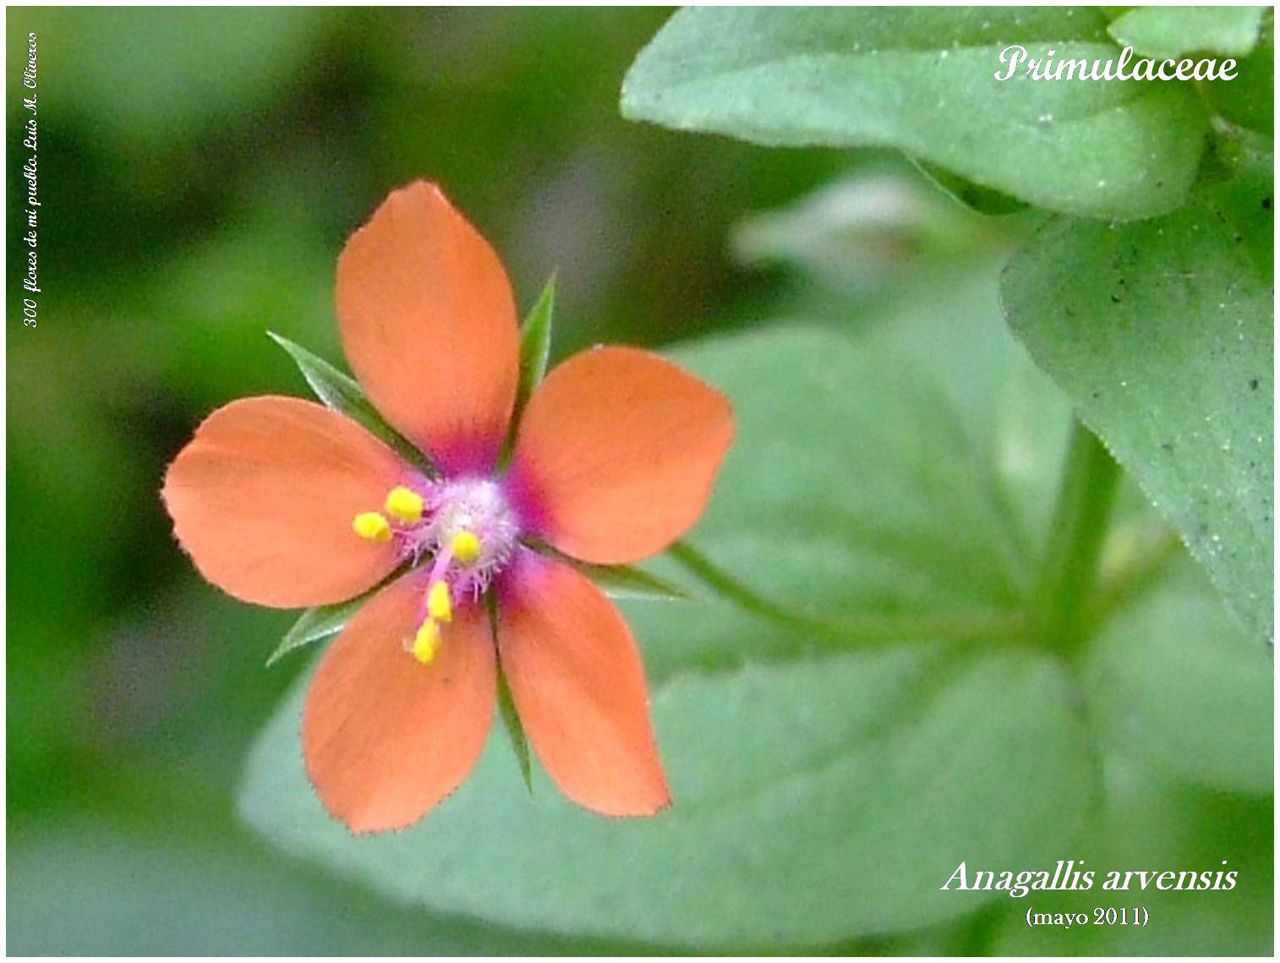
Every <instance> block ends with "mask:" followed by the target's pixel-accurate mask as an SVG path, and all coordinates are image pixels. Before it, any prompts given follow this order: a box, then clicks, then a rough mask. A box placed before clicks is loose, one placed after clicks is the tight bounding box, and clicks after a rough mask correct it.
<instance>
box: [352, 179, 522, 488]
mask: <svg viewBox="0 0 1280 963" xmlns="http://www.w3.org/2000/svg"><path fill="white" fill-rule="evenodd" d="M337 312H338V321H339V324H340V326H341V330H342V346H343V349H344V350H345V351H346V354H347V360H348V361H350V362H351V367H352V369H353V370H354V371H355V374H356V377H357V378H358V379H359V381H360V384H361V385H363V386H364V390H365V392H366V393H367V394H368V396H369V398H370V400H371V401H372V402H373V404H374V406H375V407H377V409H378V410H379V411H380V412H382V414H383V416H384V417H385V418H386V419H387V420H388V421H389V422H391V424H393V425H394V426H395V427H396V428H398V429H399V430H400V432H401V433H402V434H403V435H405V437H407V438H409V439H410V440H411V441H413V442H414V443H416V444H417V445H418V446H419V447H421V448H422V449H423V450H424V451H427V452H429V453H430V454H431V455H432V456H433V457H434V458H435V459H436V461H437V463H438V464H439V465H440V466H441V468H443V469H445V470H446V472H447V473H450V474H457V473H460V472H464V471H476V472H482V471H487V470H488V469H489V468H491V467H492V465H493V461H494V458H495V457H496V455H497V453H498V448H499V447H500V446H501V444H502V440H503V438H504V436H505V434H506V429H507V423H508V422H509V421H510V418H511V408H512V405H513V403H514V401H515V394H516V382H517V378H518V374H519V367H518V366H519V357H518V355H519V334H518V332H517V327H516V312H515V304H514V302H513V301H512V297H511V284H510V282H509V281H508V280H507V275H506V272H504V271H503V269H502V264H501V262H499V260H498V257H497V255H496V254H494V252H493V249H492V248H491V247H489V245H488V243H487V242H486V241H485V239H484V238H482V237H481V236H480V235H479V234H478V233H477V232H476V229H475V228H474V227H472V226H471V225H470V224H469V223H468V222H467V220H466V218H464V217H463V216H462V215H461V214H459V213H458V212H457V211H456V210H454V209H453V207H452V205H450V204H449V202H448V201H447V200H446V199H445V196H444V195H443V194H442V193H441V192H440V189H439V188H438V187H436V186H435V185H434V184H427V183H425V182H423V181H418V182H417V183H415V184H411V185H410V186H408V187H406V188H404V189H402V190H398V191H395V192H394V193H393V194H391V196H390V197H388V198H387V200H386V201H385V202H384V203H383V205H382V206H381V207H380V208H378V210H377V211H376V212H375V213H374V215H373V218H372V219H371V220H370V221H369V223H368V224H366V225H365V226H364V227H362V228H361V229H360V230H358V231H356V233H355V234H354V235H352V237H351V240H349V241H348V242H347V246H346V248H345V249H344V250H343V252H342V256H341V257H340V258H338V281H337Z"/></svg>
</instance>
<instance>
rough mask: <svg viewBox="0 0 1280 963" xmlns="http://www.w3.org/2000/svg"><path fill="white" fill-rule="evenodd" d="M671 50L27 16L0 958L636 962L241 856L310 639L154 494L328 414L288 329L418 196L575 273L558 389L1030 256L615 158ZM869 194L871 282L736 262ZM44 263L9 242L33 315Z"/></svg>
mask: <svg viewBox="0 0 1280 963" xmlns="http://www.w3.org/2000/svg"><path fill="white" fill-rule="evenodd" d="M665 17H666V12H665V11H661V10H653V9H643V10H642V9H627V10H611V11H598V10H573V9H556V10H534V9H523V10H468V11H462V10H395V9H370V10H341V9H325V10H310V9H302V8H291V9H278V10H253V9H229V8H228V9H205V10H182V11H174V10H164V9H157V8H143V9H130V10H105V9H35V8H23V9H11V10H9V11H8V54H9V76H8V85H9V101H8V104H9V112H8V115H7V121H8V145H9V153H10V167H11V170H10V172H9V177H10V185H11V189H10V192H9V206H8V212H7V213H8V216H9V223H10V225H11V226H12V225H14V224H15V223H16V218H17V215H18V212H19V211H20V210H21V209H22V208H23V206H24V204H23V201H24V197H23V196H22V194H21V193H19V192H17V191H16V190H14V189H13V186H14V183H15V181H14V172H15V171H16V170H17V165H15V158H17V157H20V156H22V155H23V153H24V151H23V149H22V148H21V146H20V144H21V139H22V132H21V124H22V122H23V121H24V120H25V115H24V114H22V113H20V112H19V111H18V110H16V109H15V107H16V106H17V105H18V103H19V99H20V98H19V91H20V87H19V86H18V85H19V83H20V69H21V63H22V62H24V61H25V47H26V35H27V33H28V32H35V33H36V34H37V36H38V43H39V70H40V73H39V87H38V95H39V102H40V110H39V118H38V120H39V125H40V147H39V171H40V173H39V177H40V192H41V198H42V203H43V208H42V215H41V217H42V221H41V225H40V246H39V254H40V271H41V281H42V287H43V289H44V293H43V295H42V296H41V299H40V324H39V327H38V328H37V329H35V330H29V329H26V328H23V327H22V326H21V325H20V324H19V323H17V321H16V319H14V318H13V317H12V313H11V316H10V322H9V330H8V334H7V347H8V352H9V356H8V413H7V423H8V430H9V431H8V443H9V455H8V474H7V486H8V488H7V492H8V498H9V516H8V517H9V522H10V525H9V541H8V558H9V570H8V589H9V600H10V601H9V607H8V616H7V617H8V629H9V635H8V639H9V644H8V663H7V668H8V680H9V683H8V698H9V703H8V705H9V708H8V733H9V738H8V761H7V774H8V810H7V812H8V819H9V823H8V825H9V832H8V842H9V862H8V883H9V887H8V892H9V895H8V910H9V917H8V918H9V923H8V937H9V951H10V952H11V953H15V954H30V953H180V954H200V953H220V952H221V953H261V954H271V953H301V954H306V953H331V954H341V953H371V954H394V953H454V952H459V953H466V952H487V953H504V952H531V953H537V952H558V951H564V952H581V951H584V950H597V951H617V952H626V951H629V950H632V949H645V948H643V947H633V946H630V945H626V944H613V943H600V942H594V941H587V942H583V941H582V940H576V941H571V940H569V939H568V938H557V937H555V936H552V935H547V934H540V933H539V934H535V933H526V932H517V931H511V930H506V929H501V928H496V927H494V926H492V925H486V924H484V923H482V922H480V921H473V920H469V919H465V918H457V917H443V916H438V915H428V914H423V913H420V912H416V911H414V912H410V911H406V910H405V909H404V908H402V907H400V906H397V905H394V904H392V903H390V902H387V901H385V900H384V899H383V898H381V897H379V896H377V895H375V894H374V893H372V892H370V891H368V890H366V889H364V888H363V887H361V886H359V885H357V884H355V883H352V882H348V881H344V880H343V879H341V878H339V877H337V876H335V875H331V874H328V873H325V872H323V871H322V870H321V869H319V868H317V867H315V866H314V865H311V864H308V863H303V862H299V861H294V860H290V859H288V858H286V857H285V856H283V855H280V854H278V853H277V852H276V851H275V850H273V849H272V848H271V847H270V846H269V845H268V844H267V843H266V842H265V841H263V840H262V839H261V838H259V837H258V836H255V835H253V834H252V833H251V832H250V831H249V830H247V829H246V828H244V827H243V826H242V825H241V823H240V821H239V820H238V819H237V816H236V809H235V795H236V792H237V789H238V786H239V782H240V778H241V774H242V770H243V766H244V761H245V758H246V755H247V754H248V751H249V747H250V746H251V744H252V742H253V740H254V738H255V736H256V735H257V733H258V732H259V730H260V729H261V728H262V727H263V725H264V724H265V722H266V720H267V719H268V718H269V716H270V715H271V712H272V710H273V708H274V707H275V706H276V705H277V704H278V702H279V701H280V699H281V697H282V695H283V693H284V691H285V689H286V688H287V687H288V685H289V683H290V682H291V680H292V679H293V678H295V677H296V675H297V674H298V673H299V672H300V671H301V670H302V669H303V667H304V666H305V664H306V663H305V660H302V659H297V660H286V661H285V662H284V663H283V664H281V665H279V666H278V667H275V668H273V669H272V670H270V671H268V670H265V669H264V668H263V662H264V660H265V658H266V656H267V655H268V654H269V653H270V652H271V650H272V648H273V647H274V644H275V642H276V640H277V639H278V638H279V636H280V635H281V634H282V633H283V632H284V630H285V629H286V628H287V627H288V625H289V624H290V623H291V620H292V617H293V616H292V615H291V614H290V613H281V612H271V611H267V610H263V609H257V608H253V607H250V606H247V605H242V604H240V603H238V602H235V601H234V600H231V599H229V598H227V597H225V596H223V595H222V594H221V593H219V592H218V591H217V590H215V589H213V588H212V587H210V586H208V585H206V584H204V583H203V582H202V581H200V580H199V578H198V577H197V576H196V574H195V572H194V570H193V568H192V566H191V565H190V563H189V561H188V560H187V559H186V558H185V556H184V555H183V554H182V553H181V552H180V550H179V549H178V547H177V545H176V544H175V542H174V541H173V539H172V537H171V535H170V524H169V521H168V519H167V518H166V516H165V515H164V513H163V511H162V508H161V505H160V501H159V498H158V490H159V487H160V481H161V476H162V474H163V471H164V468H165V465H166V464H167V462H168V461H169V460H170V459H171V458H172V457H173V456H174V454H176V452H177V451H178V449H179V448H180V447H181V446H182V444H183V443H184V442H185V441H186V440H187V438H188V437H189V436H190V434H191V432H192V430H193V428H194V427H195V425H196V424H197V423H198V422H199V420H200V419H201V418H202V417H203V416H204V415H205V414H207V413H208V412H209V411H210V410H212V409H213V408H215V407H216V406H218V405H220V404H223V403H225V402H226V401H229V400H231V399H233V398H237V397H241V396H245V395H252V394H260V393H288V394H297V395H304V396H305V395H306V393H307V392H306V390H305V385H304V384H303V382H302V380H301V378H300V376H299V375H298V374H297V373H296V370H295V369H294V368H293V366H292V363H291V362H290V361H289V359H288V358H287V356H286V355H285V354H284V353H283V352H281V351H280V350H278V349H277V348H276V347H274V346H273V345H271V344H270V342H269V341H268V340H267V339H266V337H265V334H264V332H265V330H266V329H268V328H270V329H272V330H275V331H278V332H280V333H282V334H284V335H286V336H287V337H289V338H291V339H293V340H294V341H297V342H299V343H301V344H303V345H305V346H307V347H309V348H311V349H312V350H314V351H316V352H318V353H320V354H322V355H324V356H326V357H328V358H330V359H332V360H335V361H336V360H338V359H339V358H340V354H339V351H338V348H337V337H336V331H335V328H334V322H333V314H332V304H331V301H332V284H333V266H334V261H335V259H336V257H337V254H338V252H339V251H340V249H341V246H342V244H343V243H344V241H345V239H346V237H347V236H348V235H349V234H350V232H351V231H352V230H353V229H354V228H355V227H356V226H358V225H359V224H360V223H361V222H362V221H363V220H364V219H365V218H366V217H367V216H368V214H369V213H370V212H371V211H372V209H373V208H374V207H375V206H376V205H377V204H378V203H379V202H380V200H381V199H382V198H383V197H384V196H385V195H386V193H387V192H388V191H389V190H390V189H392V188H394V187H396V186H399V185H401V184H404V183H406V182H408V181H410V180H412V179H415V178H418V177H426V178H429V179H432V180H436V181H439V182H440V183H441V184H442V185H444V187H445V189H446V190H447V192H448V193H449V194H450V196H451V197H452V199H453V200H454V201H455V203H456V204H457V205H458V207H459V208H460V209H461V210H462V211H464V212H465V213H466V214H467V216H468V217H469V218H471V219H472V220H473V222H474V223H475V224H477V226H479V228H480V229H481V231H482V232H483V233H484V234H485V235H486V236H487V237H488V238H489V239H490V241H491V242H492V243H493V244H494V246H495V247H496V249H497V250H498V252H499V253H500V255H501V257H502V258H503V260H504V262H505V264H506V265H507V268H508V270H509V272H510V275H511V278H512V281H513V284H514V286H515V289H516V293H517V299H518V302H519V303H520V305H521V306H522V308H527V307H529V306H530V305H531V304H532V301H533V299H534V298H535V297H536V294H537V292H538V291H539V290H540V289H541V286H542V284H543V283H544V281H545V280H546V278H547V276H548V275H549V274H550V273H551V272H552V271H553V270H555V271H557V272H558V298H557V313H556V335H555V342H554V345H553V352H554V355H553V361H554V359H555V358H558V357H563V356H565V355H567V354H569V353H571V352H572V351H574V350H576V349H578V348H580V347H582V346H584V345H586V344H589V343H592V342H595V341H603V340H613V341H625V342H630V343H636V344H650V345H661V344H666V343H670V342H673V341H677V340H680V339H682V338H685V337H688V336H690V335H695V334H700V333H705V332H707V331H711V330H714V329H718V328H726V327H734V326H742V325H746V324H749V323H751V322H752V321H753V320H754V319H756V318H758V317H760V316H762V315H763V314H764V313H766V312H773V311H775V309H776V307H777V306H778V305H795V304H805V305H807V306H809V307H810V308H812V307H814V306H819V307H820V306H822V305H824V304H826V303H828V302H829V301H832V300H838V301H839V302H840V303H841V304H843V305H844V306H845V307H846V308H847V307H848V305H849V304H850V303H853V304H863V305H873V304H874V303H875V302H876V300H877V299H884V298H885V297H886V295H885V294H884V288H883V286H882V285H878V283H877V282H880V281H883V280H884V279H885V278H886V277H897V278H899V279H902V278H908V279H909V278H911V277H917V276H923V275H924V274H927V273H928V271H929V270H930V269H931V266H936V265H937V264H939V263H942V262H947V263H954V264H956V265H959V266H960V267H959V268H958V270H960V271H962V272H963V270H964V265H965V264H967V263H969V262H967V261H966V260H965V258H967V257H971V256H972V254H973V251H974V249H976V248H980V249H982V250H998V249H999V248H1000V247H1001V245H1003V244H1006V243H1007V241H1008V239H1009V238H1010V237H1017V236H1020V235H1021V233H1022V232H1023V231H1025V229H1026V228H1025V225H1024V224H1022V223H1021V222H1020V221H1018V220H1017V219H1016V218H1015V219H1013V220H1011V221H1009V222H1008V223H1004V222H1001V223H1000V224H998V225H994V226H993V224H991V223H988V222H981V221H979V220H978V219H976V218H974V217H971V216H970V215H968V214H966V213H965V212H964V211H962V210H961V209H960V208H959V207H958V206H956V207H952V206H949V202H941V201H939V202H938V203H936V204H935V203H933V201H934V200H937V198H940V197H941V195H925V194H917V193H913V192H918V191H920V190H921V189H922V185H923V184H924V182H923V180H922V179H921V178H919V177H918V175H915V174H914V173H912V172H911V171H910V169H909V168H908V167H907V165H906V164H905V163H903V162H901V161H895V160H893V159H890V158H886V157H883V156H879V155H874V154H867V155H861V154H860V155H856V156H855V155H851V154H848V153H843V152H835V151H823V150H804V151H783V150H774V151H770V150H765V149H762V148H756V147H751V146H748V145H745V144H741V143H736V142H731V141H728V140H724V139H720V138H710V137H697V136H688V135H680V134H675V133H671V132H669V131H664V130H661V129H659V128H656V127H651V126H642V125H636V124H630V123H626V122H624V121H623V120H622V119H621V118H620V117H619V114H618V107H617V104H618V91H619V86H620V83H621V80H622V76H623V73H624V72H625V70H626V68H627V66H628V65H629V64H630V62H631V60H632V58H633V57H634V56H635V54H636V53H637V51H638V50H639V49H640V48H641V47H642V46H643V45H644V43H645V42H646V41H647V40H648V39H649V38H650V37H651V36H652V35H653V33H654V32H655V31H656V30H657V28H658V27H659V26H660V25H661V23H662V22H663V20H664V19H665ZM859 171H862V172H867V171H870V172H871V176H874V177H886V178H889V180H887V181H885V182H884V184H885V185H887V186H884V185H882V186H881V188H877V189H875V190H872V191H871V193H870V194H869V195H864V196H860V198H855V199H854V200H853V201H851V202H850V203H849V204H846V205H844V206H843V207H842V208H841V210H844V211H845V212H846V213H845V214H844V215H843V216H844V217H845V221H844V222H842V224H843V227H844V228H849V226H850V223H853V225H854V228H855V229H854V231H853V236H854V239H855V240H854V243H855V244H856V254H857V257H850V256H848V254H849V251H846V250H841V251H837V252H836V253H835V255H834V256H833V255H832V251H831V249H830V248H826V249H825V250H824V249H822V248H821V247H820V246H818V245H815V246H814V248H813V250H811V251H808V252H807V253H808V255H809V256H810V263H809V265H808V266H809V268H810V270H809V272H808V276H809V277H810V278H811V279H812V278H815V277H816V278H818V279H820V280H819V281H813V280H810V281H807V282H806V281H801V280H800V279H799V278H798V276H797V275H796V274H795V273H789V272H786V271H783V270H781V269H779V268H778V267H777V266H776V265H771V264H769V263H767V262H768V261H769V252H771V251H774V250H777V249H779V248H785V249H787V250H789V251H790V252H791V253H792V254H793V255H794V259H798V260H802V261H803V260H804V259H805V257H806V242H808V241H810V240H812V237H811V234H812V229H813V228H812V225H813V223H814V222H813V220H812V219H807V220H801V221H800V222H799V223H798V224H793V223H791V222H789V221H788V220H786V218H781V219H765V220H761V219H756V220H755V221H753V222H751V223H750V224H749V225H747V226H746V227H742V226H741V225H742V221H743V218H744V216H745V215H748V214H750V213H751V212H760V211H765V210H768V209H771V208H777V207H780V206H783V205H786V204H788V203H790V202H792V201H794V200H796V199H798V198H801V197H803V196H805V195H808V194H809V193H810V192H811V191H813V190H814V189H815V188H817V187H819V186H820V185H823V184H827V183H828V182H830V181H832V180H833V179H834V178H836V177H839V176H844V175H848V174H850V173H856V172H859ZM19 183H20V182H19ZM895 192H897V193H895ZM904 192H905V193H904ZM867 197H870V198H871V199H872V201H873V202H868V201H867ZM920 197H928V198H929V199H930V202H929V203H925V202H923V201H921V200H920ZM886 198H887V200H886ZM837 206H839V205H837ZM850 210H852V211H853V214H849V213H848V211H850ZM820 215H821V212H819V213H818V214H817V215H814V216H817V217H818V218H819V220H820ZM850 219H852V220H850ZM859 219H861V220H859ZM859 224H860V225H861V227H860V228H859V227H858V225H859ZM24 253H25V249H24V248H23V247H20V246H19V244H18V243H17V233H16V232H15V231H12V230H11V231H10V247H9V251H8V254H9V265H10V268H9V271H10V273H9V284H10V290H11V292H13V291H14V290H16V287H17V285H18V284H19V283H20V282H19V281H18V277H19V274H18V272H17V267H18V265H19V263H20V258H22V257H23V256H24ZM851 264H855V265H860V266H861V267H860V268H859V269H858V270H854V271H853V273H852V275H850V273H849V272H850V265H851ZM912 271H915V272H916V274H911V273H910V272H912ZM859 272H862V273H859ZM822 282H825V283H822ZM908 283H909V282H908ZM835 290H838V291H840V292H841V293H840V294H833V293H832V292H833V291H835ZM851 292H852V293H851ZM1196 805H1197V806H1201V807H1202V808H1203V807H1204V806H1209V811H1211V812H1213V813H1216V815H1215V816H1214V818H1216V819H1218V820H1219V821H1220V822H1221V824H1222V825H1223V826H1225V827H1226V830H1225V831H1226V832H1227V833H1228V835H1231V834H1234V835H1231V838H1233V839H1235V840H1236V841H1237V842H1238V841H1240V840H1245V841H1252V840H1254V838H1255V836H1254V834H1256V833H1257V832H1258V827H1259V826H1262V825H1264V823H1267V822H1268V821H1269V809H1267V808H1266V807H1265V806H1264V805H1263V804H1262V803H1261V802H1253V801H1240V800H1235V799H1224V800H1211V801H1210V803H1205V802H1204V801H1203V800H1198V801H1197V803H1196ZM1214 807H1217V808H1214ZM1266 846H1267V851H1268V854H1269V850H1270V843H1269V840H1268V841H1267V843H1266ZM1211 848H1212V847H1209V848H1207V849H1206V850H1205V851H1206V852H1208V850H1209V849H1211ZM1267 860H1268V861H1269V855H1268V857H1267ZM1262 865H1263V866H1265V865H1266V863H1265V862H1264V863H1263V864H1262ZM1161 868H1165V867H1161ZM1171 868H1175V869H1176V868H1183V867H1171ZM1261 872H1262V870H1261V869H1260V870H1259V873H1261ZM990 931H991V917H990V914H987V915H983V914H979V915H978V916H976V917H973V918H971V919H969V920H966V921H963V922H962V923H961V924H959V925H957V926H954V927H951V928H948V929H946V931H945V932H939V933H938V934H929V933H926V934H924V935H923V936H922V937H921V942H911V943H909V944H903V945H902V946H899V945H897V944H893V943H890V942H881V943H875V942H866V943H862V944H858V945H856V946H849V947H844V949H856V950H861V951H875V950H880V951H886V952H888V951H893V950H895V949H899V948H904V947H905V948H910V949H915V950H918V951H922V952H929V951H930V950H931V949H933V948H939V947H940V948H945V949H947V950H950V951H970V952H974V951H982V950H983V949H985V948H987V947H988V941H989V939H990V937H991V932H990ZM931 940H932V941H934V942H930V941H931Z"/></svg>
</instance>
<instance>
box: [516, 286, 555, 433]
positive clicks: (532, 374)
mask: <svg viewBox="0 0 1280 963" xmlns="http://www.w3.org/2000/svg"><path fill="white" fill-rule="evenodd" d="M555 303H556V276H555V275H554V274H552V275H551V277H550V278H548V279H547V284H546V287H544V288H543V289H542V294H540V295H539V296H538V301H537V303H536V304H534V306H533V310H531V311H530V312H529V316H528V317H527V318H525V319H524V324H522V325H521V326H520V387H519V389H518V390H517V392H516V407H515V414H514V415H513V416H512V419H511V421H512V427H513V429H514V426H515V425H516V424H518V422H519V419H520V413H521V412H522V411H524V406H525V405H526V404H528V403H529V398H530V396H532V394H533V389H534V388H536V387H538V384H539V383H540V382H541V381H542V376H543V375H544V374H546V372H547V356H548V355H550V353H551V316H552V314H553V313H554V311H555Z"/></svg>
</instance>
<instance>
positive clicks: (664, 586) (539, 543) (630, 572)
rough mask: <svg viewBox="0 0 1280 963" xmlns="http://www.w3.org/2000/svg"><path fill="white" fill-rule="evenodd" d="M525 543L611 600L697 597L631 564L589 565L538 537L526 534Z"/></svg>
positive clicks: (688, 600) (685, 600)
mask: <svg viewBox="0 0 1280 963" xmlns="http://www.w3.org/2000/svg"><path fill="white" fill-rule="evenodd" d="M522 541H523V542H524V544H525V545H527V546H528V547H529V548H531V549H533V550H534V551H535V552H537V553H538V554H539V555H545V556H546V557H547V558H551V559H555V560H556V561H557V562H563V563H564V564H565V565H568V566H571V567H572V568H575V569H577V570H578V571H579V572H581V573H582V574H583V575H585V576H586V577H587V578H589V579H591V581H592V582H594V583H595V584H596V587H597V588H599V589H600V590H601V591H603V592H604V594H605V595H607V596H609V598H612V599H660V600H666V601H669V602H690V601H694V600H695V599H696V598H697V596H695V595H693V594H692V593H691V592H689V591H688V589H685V588H682V587H681V586H679V585H676V584H675V583H674V582H668V581H667V580H666V579H664V578H659V577H658V576H656V575H651V574H650V573H649V572H646V571H644V570H643V569H640V568H636V567H635V566H634V565H592V564H591V563H590V562H582V561H579V560H578V559H576V558H571V557H570V556H568V555H566V554H564V552H561V551H559V550H558V549H556V548H555V547H554V546H552V545H550V544H548V543H547V542H544V541H543V540H542V539H540V538H533V537H529V536H526V537H525V538H523V539H522Z"/></svg>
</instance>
